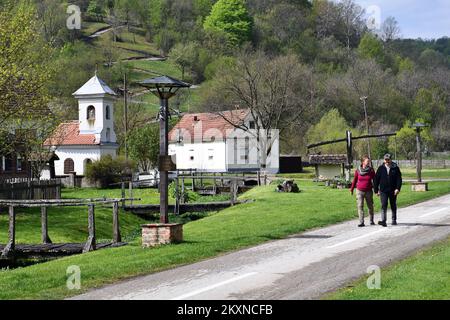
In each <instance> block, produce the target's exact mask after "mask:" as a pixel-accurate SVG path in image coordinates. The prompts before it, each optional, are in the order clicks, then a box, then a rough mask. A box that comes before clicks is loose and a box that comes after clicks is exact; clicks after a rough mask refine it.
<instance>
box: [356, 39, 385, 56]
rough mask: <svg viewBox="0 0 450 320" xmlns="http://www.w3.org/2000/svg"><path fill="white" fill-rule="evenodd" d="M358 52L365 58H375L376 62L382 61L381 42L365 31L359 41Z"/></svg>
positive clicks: (382, 50)
mask: <svg viewBox="0 0 450 320" xmlns="http://www.w3.org/2000/svg"><path fill="white" fill-rule="evenodd" d="M358 53H359V54H360V55H361V56H362V57H363V58H366V59H375V60H376V61H377V62H378V63H383V61H384V49H383V43H382V42H381V40H379V39H378V38H377V37H376V36H374V35H373V34H371V33H369V32H368V33H366V34H365V35H364V36H363V37H362V39H361V42H360V43H359V47H358Z"/></svg>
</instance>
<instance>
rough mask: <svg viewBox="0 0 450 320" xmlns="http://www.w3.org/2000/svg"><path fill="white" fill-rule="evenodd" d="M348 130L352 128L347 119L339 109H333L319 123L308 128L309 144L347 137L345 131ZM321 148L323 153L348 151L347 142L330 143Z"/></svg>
mask: <svg viewBox="0 0 450 320" xmlns="http://www.w3.org/2000/svg"><path fill="white" fill-rule="evenodd" d="M347 130H352V129H351V127H350V126H349V124H348V123H347V121H345V119H344V117H342V116H341V114H340V113H339V111H338V110H337V109H332V110H330V111H328V112H327V113H326V114H325V115H324V116H323V117H322V118H321V119H320V121H319V122H318V123H317V124H315V125H313V126H312V127H311V128H310V129H309V130H308V132H307V134H306V137H307V138H306V139H307V142H308V144H312V143H318V142H322V141H331V140H337V139H342V138H343V137H345V132H346V131H347ZM352 131H353V130H352ZM319 148H320V149H318V150H320V151H321V152H322V153H328V154H346V153H347V149H346V145H345V143H339V144H330V145H326V146H322V147H319ZM316 151H317V150H316Z"/></svg>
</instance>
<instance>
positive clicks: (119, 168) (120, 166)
mask: <svg viewBox="0 0 450 320" xmlns="http://www.w3.org/2000/svg"><path fill="white" fill-rule="evenodd" d="M134 169H135V164H134V162H132V161H129V160H128V161H127V160H125V159H124V158H121V157H119V158H114V159H113V157H112V156H111V155H106V156H103V157H101V159H100V160H98V161H94V162H93V163H92V164H91V165H89V166H87V168H86V178H87V179H88V181H89V182H90V183H95V184H96V185H97V187H100V188H110V187H111V184H114V183H118V182H120V181H121V180H122V179H123V178H125V177H126V178H130V177H131V176H132V172H133V171H134Z"/></svg>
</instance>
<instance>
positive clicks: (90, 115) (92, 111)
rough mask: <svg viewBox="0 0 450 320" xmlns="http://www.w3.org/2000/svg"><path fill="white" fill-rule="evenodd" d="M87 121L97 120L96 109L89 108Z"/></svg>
mask: <svg viewBox="0 0 450 320" xmlns="http://www.w3.org/2000/svg"><path fill="white" fill-rule="evenodd" d="M87 120H95V107H94V106H89V107H88V108H87Z"/></svg>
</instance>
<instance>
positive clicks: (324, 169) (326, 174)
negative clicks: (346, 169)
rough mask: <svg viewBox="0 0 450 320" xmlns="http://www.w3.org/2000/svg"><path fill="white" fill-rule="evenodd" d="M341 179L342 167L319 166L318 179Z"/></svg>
mask: <svg viewBox="0 0 450 320" xmlns="http://www.w3.org/2000/svg"><path fill="white" fill-rule="evenodd" d="M336 177H342V165H325V164H321V165H319V178H324V179H334V178H336Z"/></svg>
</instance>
